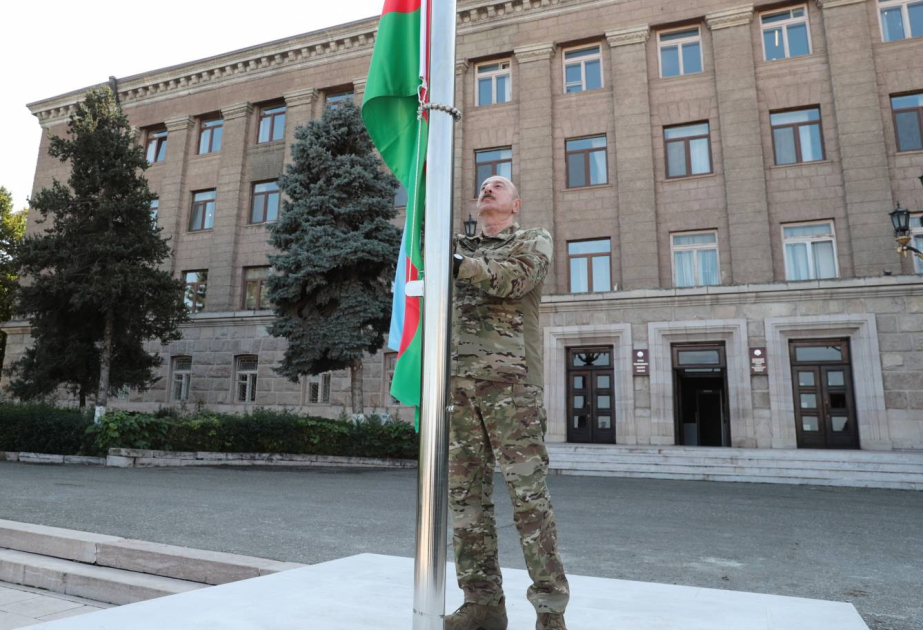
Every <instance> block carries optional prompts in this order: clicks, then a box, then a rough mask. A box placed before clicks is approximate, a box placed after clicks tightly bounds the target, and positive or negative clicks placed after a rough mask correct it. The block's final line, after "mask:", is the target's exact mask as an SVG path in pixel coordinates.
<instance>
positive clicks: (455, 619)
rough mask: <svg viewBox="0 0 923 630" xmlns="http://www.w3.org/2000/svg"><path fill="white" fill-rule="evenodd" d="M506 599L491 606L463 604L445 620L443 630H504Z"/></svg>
mask: <svg viewBox="0 0 923 630" xmlns="http://www.w3.org/2000/svg"><path fill="white" fill-rule="evenodd" d="M507 623H508V621H507V619H506V598H505V597H504V598H503V599H501V600H500V603H499V604H494V605H492V606H489V605H486V604H475V603H472V602H465V603H464V604H462V605H461V608H459V609H458V610H456V611H455V612H454V613H452V614H451V615H449V616H448V617H446V618H445V630H506V626H507Z"/></svg>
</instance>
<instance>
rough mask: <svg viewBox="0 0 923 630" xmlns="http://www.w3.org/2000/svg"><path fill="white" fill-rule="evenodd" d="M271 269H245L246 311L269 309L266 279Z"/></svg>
mask: <svg viewBox="0 0 923 630" xmlns="http://www.w3.org/2000/svg"><path fill="white" fill-rule="evenodd" d="M268 277H269V267H244V309H246V310H249V311H253V310H260V309H263V308H269V298H268V297H266V293H267V292H268V291H269V287H268V286H267V283H266V278H268Z"/></svg>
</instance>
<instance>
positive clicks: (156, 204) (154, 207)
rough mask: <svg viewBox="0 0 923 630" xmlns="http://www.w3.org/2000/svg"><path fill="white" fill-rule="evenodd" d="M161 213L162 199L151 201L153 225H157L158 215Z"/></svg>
mask: <svg viewBox="0 0 923 630" xmlns="http://www.w3.org/2000/svg"><path fill="white" fill-rule="evenodd" d="M159 213H160V199H154V200H153V201H151V225H153V226H154V227H157V215H158V214H159Z"/></svg>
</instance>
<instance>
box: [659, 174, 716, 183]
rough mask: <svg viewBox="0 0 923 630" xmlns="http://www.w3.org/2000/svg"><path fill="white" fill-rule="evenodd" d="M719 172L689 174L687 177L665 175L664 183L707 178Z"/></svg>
mask: <svg viewBox="0 0 923 630" xmlns="http://www.w3.org/2000/svg"><path fill="white" fill-rule="evenodd" d="M717 176H718V173H703V174H702V175H688V176H686V177H665V178H664V179H663V183H664V184H674V183H679V182H688V181H690V180H693V179H707V178H709V177H717Z"/></svg>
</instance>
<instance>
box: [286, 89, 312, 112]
mask: <svg viewBox="0 0 923 630" xmlns="http://www.w3.org/2000/svg"><path fill="white" fill-rule="evenodd" d="M282 98H284V99H285V105H286V107H299V106H301V105H307V106H309V107H310V106H312V105H314V102H315V101H316V100H317V90H316V89H314V88H305V89H303V90H295V91H293V92H286V93H285V94H283V95H282Z"/></svg>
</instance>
